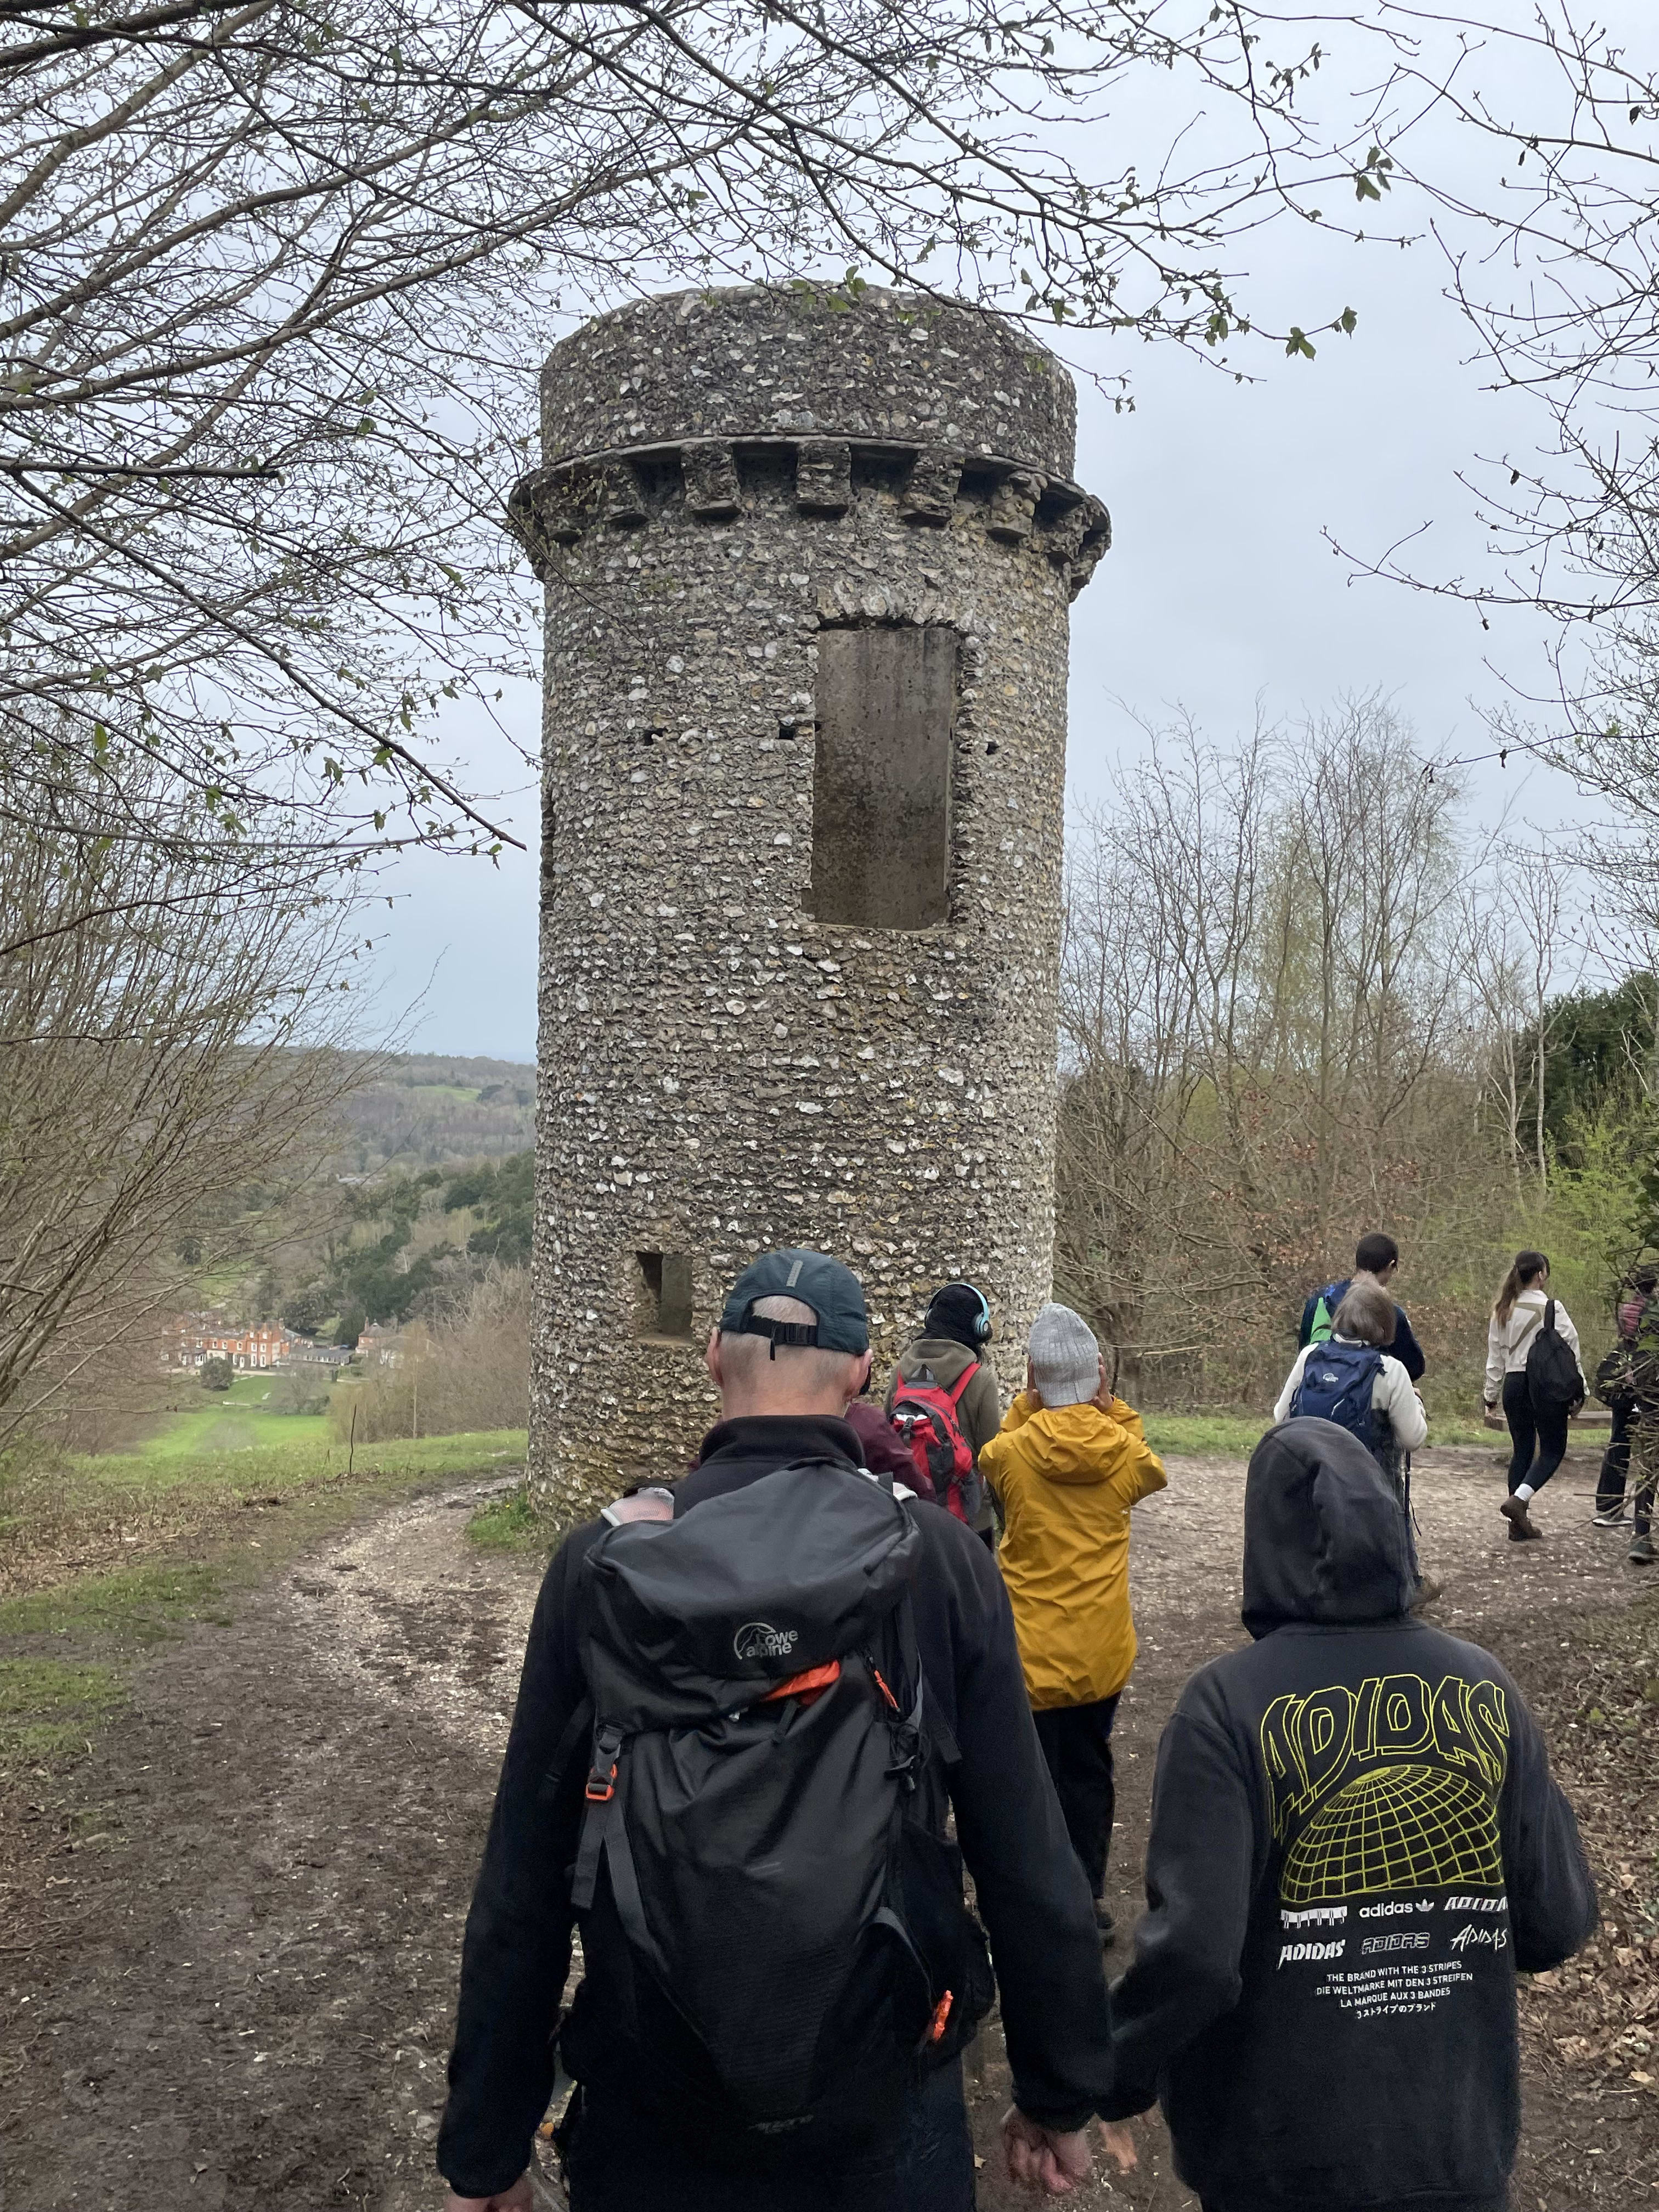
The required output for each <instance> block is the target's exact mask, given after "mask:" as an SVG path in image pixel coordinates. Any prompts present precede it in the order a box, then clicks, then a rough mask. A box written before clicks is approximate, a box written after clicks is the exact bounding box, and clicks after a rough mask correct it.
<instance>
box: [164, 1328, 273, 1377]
mask: <svg viewBox="0 0 1659 2212" xmlns="http://www.w3.org/2000/svg"><path fill="white" fill-rule="evenodd" d="M294 1342H295V1340H294V1339H293V1337H291V1336H290V1335H289V1333H288V1331H287V1330H286V1329H285V1328H283V1326H282V1324H281V1322H268V1321H262V1322H255V1323H253V1324H252V1325H251V1326H249V1327H247V1328H241V1327H239V1326H238V1325H237V1324H236V1323H234V1322H227V1321H225V1320H222V1318H221V1317H220V1316H218V1315H216V1314H181V1315H180V1316H179V1319H178V1320H177V1321H175V1322H173V1327H172V1329H171V1331H170V1332H169V1354H170V1356H169V1363H168V1364H170V1365H172V1366H173V1367H179V1368H194V1367H199V1366H200V1365H201V1364H202V1363H203V1361H204V1359H212V1358H220V1359H228V1360H229V1362H230V1364H231V1365H232V1366H233V1367H236V1368H247V1369H252V1370H258V1369H261V1368H270V1367H275V1366H277V1365H278V1364H280V1363H281V1362H282V1361H283V1360H285V1359H287V1358H289V1356H290V1355H291V1353H292V1352H293V1350H294Z"/></svg>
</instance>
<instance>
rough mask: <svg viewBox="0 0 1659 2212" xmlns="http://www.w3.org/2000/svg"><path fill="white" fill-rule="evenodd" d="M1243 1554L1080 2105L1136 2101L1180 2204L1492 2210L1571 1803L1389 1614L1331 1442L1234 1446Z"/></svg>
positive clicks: (1301, 1434) (1461, 1652)
mask: <svg viewBox="0 0 1659 2212" xmlns="http://www.w3.org/2000/svg"><path fill="white" fill-rule="evenodd" d="M1243 1565H1244V1576H1243V1580H1244V1605H1243V1620H1244V1626H1245V1627H1246V1628H1247V1629H1249V1632H1250V1635H1251V1638H1253V1639H1254V1640H1253V1641H1252V1643H1251V1644H1249V1647H1248V1648H1246V1649H1245V1650H1241V1651H1231V1652H1229V1653H1228V1654H1227V1655H1226V1656H1225V1657H1223V1658H1220V1659H1217V1660H1215V1661H1213V1662H1212V1663H1211V1664H1210V1665H1209V1666H1207V1667H1206V1668H1203V1669H1201V1670H1200V1673H1198V1674H1195V1675H1194V1677H1193V1679H1192V1680H1191V1681H1190V1682H1188V1685H1187V1686H1186V1688H1185V1689H1184V1690H1183V1691H1182V1694H1181V1699H1180V1701H1179V1703H1178V1704H1177V1705H1176V1710H1175V1712H1174V1715H1173V1716H1172V1717H1171V1718H1170V1722H1169V1724H1168V1726H1167V1727H1166V1728H1165V1729H1164V1735H1163V1740H1162V1741H1161V1742H1160V1743H1159V1746H1158V1771H1157V1776H1156V1778H1155V1780H1154V1783H1153V1786H1152V1831H1151V1836H1150V1839H1149V1841H1148V1844H1147V1850H1146V1898H1147V1904H1148V1907H1149V1910H1148V1911H1147V1912H1146V1915H1145V1917H1143V1918H1142V1920H1141V1921H1140V1923H1139V1926H1138V1927H1137V1929H1136V1930H1135V1949H1134V1958H1133V1963H1132V1964H1131V1966H1130V1967H1129V1970H1128V1972H1127V1973H1126V1974H1125V1975H1124V1977H1123V1978H1122V1979H1121V1981H1120V1982H1118V1983H1117V1984H1115V1987H1114V1989H1113V1992H1112V2004H1113V2019H1114V2030H1113V2042H1114V2049H1115V2054H1116V2062H1117V2063H1116V2078H1115V2084H1114V2087H1113V2088H1112V2091H1111V2093H1110V2095H1109V2098H1108V2100H1107V2102H1106V2105H1105V2106H1104V2107H1103V2118H1106V2119H1109V2120H1114V2121H1122V2120H1126V2119H1127V2118H1129V2117H1130V2116H1132V2115H1133V2114H1134V2113H1137V2112H1145V2111H1146V2109H1147V2107H1148V2106H1150V2105H1152V2103H1153V2102H1154V2101H1155V2100H1156V2101H1158V2102H1160V2103H1161V2104H1162V2106H1163V2108H1164V2117H1165V2118H1166V2119H1167V2120H1168V2122H1169V2125H1170V2137H1171V2139H1172V2142H1173V2144H1174V2148H1175V2161H1176V2171H1177V2172H1179V2174H1180V2176H1181V2178H1182V2180H1183V2181H1184V2182H1185V2183H1186V2184H1187V2185H1188V2188H1190V2189H1191V2190H1193V2191H1194V2193H1195V2194H1196V2195H1197V2197H1198V2198H1199V2200H1200V2204H1201V2206H1202V2208H1203V2212H1431V2208H1432V2212H1502V2208H1503V2206H1504V2202H1505V2198H1506V2192H1507V2187H1508V2181H1509V2175H1510V2167H1511V2166H1512V2165H1513V2163H1514V2160H1515V2152H1516V2141H1517V2137H1518V2134H1519V2126H1520V2101H1521V2081H1520V2063H1519V2048H1518V2039H1517V2034H1516V1994H1515V1981H1516V1973H1517V1972H1520V1973H1540V1972H1544V1971H1546V1970H1547V1969H1548V1968H1550V1967H1553V1966H1559V1965H1560V1963H1561V1961H1562V1960H1564V1959H1567V1958H1570V1957H1571V1954H1573V1953H1574V1952H1575V1951H1577V1949H1578V1948H1580V1946H1581V1945H1582V1944H1583V1943H1584V1942H1585V1941H1586V1940H1587V1939H1588V1937H1589V1934H1590V1931H1591V1930H1592V1929H1593V1928H1594V1927H1595V1920H1596V1905H1595V1887H1594V1885H1593V1883H1592V1882H1591V1880H1590V1876H1589V1869H1588V1868H1587V1867H1586V1865H1585V1863H1584V1855H1583V1847H1582V1846H1581V1844H1580V1843H1579V1839H1578V1830H1577V1823H1576V1821H1575V1820H1574V1819H1573V1814H1572V1810H1571V1807H1570V1806H1569V1805H1568V1803H1567V1801H1566V1799H1565V1797H1564V1796H1563V1795H1562V1793H1561V1791H1560V1790H1559V1787H1558V1786H1557V1784H1555V1783H1554V1781H1553V1779H1552V1778H1551V1775H1550V1771H1549V1759H1548V1755H1547V1752H1546V1750H1545V1746H1544V1740H1543V1737H1542V1735H1541V1733H1540V1730H1539V1728H1538V1725H1537V1723H1536V1722H1535V1721H1534V1718H1533V1717H1532V1715H1531V1713H1530V1712H1529V1711H1528V1709H1527V1705H1526V1702H1525V1700H1524V1699H1522V1695H1521V1692H1520V1691H1519V1690H1518V1689H1517V1688H1516V1686H1515V1684H1514V1682H1513V1681H1512V1680H1510V1676H1509V1675H1508V1674H1506V1673H1505V1672H1504V1668H1502V1667H1501V1666H1500V1665H1499V1664H1498V1662H1497V1660H1495V1659H1493V1658H1492V1657H1490V1656H1488V1655H1487V1654H1486V1652H1485V1651H1482V1650H1479V1649H1478V1648H1477V1647H1476V1646H1475V1645H1474V1644H1466V1643H1463V1642H1462V1641H1461V1640H1460V1639H1458V1638H1455V1637H1451V1636H1447V1635H1445V1634H1443V1632H1441V1631H1440V1630H1438V1629H1436V1628H1431V1627H1430V1626H1427V1625H1426V1624H1425V1623H1423V1622H1421V1621H1417V1620H1413V1619H1412V1618H1411V1617H1410V1615H1409V1613H1407V1604H1408V1601H1409V1600H1410V1596H1411V1589H1412V1577H1411V1570H1410V1565H1409V1563H1408V1561H1407V1554H1406V1547H1405V1543H1404V1537H1403V1530H1402V1528H1401V1519H1400V1514H1399V1510H1398V1508H1397V1505H1396V1503H1395V1497H1394V1493H1393V1491H1392V1489H1391V1487H1390V1486H1389V1483H1388V1481H1387V1480H1386V1479H1385V1477H1384V1476H1383V1473H1382V1470H1381V1469H1380V1468H1378V1466H1377V1464H1376V1461H1375V1460H1374V1459H1373V1458H1372V1457H1371V1455H1370V1453H1369V1452H1367V1451H1365V1450H1364V1449H1363V1448H1362V1446H1361V1445H1360V1444H1359V1443H1358V1442H1357V1440H1356V1439H1355V1438H1354V1437H1352V1436H1350V1435H1349V1434H1348V1433H1347V1432H1346V1431H1343V1430H1340V1429H1338V1428H1336V1427H1335V1426H1334V1425H1332V1424H1330V1423H1328V1422H1326V1421H1319V1420H1292V1421H1287V1422H1285V1424H1284V1425H1282V1426H1281V1427H1279V1428H1275V1429H1272V1430H1270V1431H1268V1433H1267V1435H1266V1436H1265V1437H1263V1438H1262V1440H1261V1443H1259V1444H1258V1445H1257V1446H1256V1449H1255V1454H1254V1455H1253V1456H1252V1458H1251V1461H1250V1468H1249V1477H1248V1479H1247V1482H1246V1486H1245V1492H1244V1562H1243ZM1120 2132H1121V2131H1120ZM1113 2154H1114V2156H1115V2157H1118V2158H1119V2162H1120V2163H1127V2158H1126V2157H1125V2156H1124V2155H1122V2154H1121V2153H1120V2152H1119V2150H1118V2149H1117V2148H1116V2147H1115V2145H1114V2146H1113ZM1131 2155H1132V2153H1131Z"/></svg>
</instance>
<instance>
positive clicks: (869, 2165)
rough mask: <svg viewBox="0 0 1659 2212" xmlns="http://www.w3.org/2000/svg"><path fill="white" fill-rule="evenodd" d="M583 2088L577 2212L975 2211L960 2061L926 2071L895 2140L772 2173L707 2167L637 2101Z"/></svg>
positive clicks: (570, 2137) (572, 2155) (571, 2152)
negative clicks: (842, 2158) (759, 2174)
mask: <svg viewBox="0 0 1659 2212" xmlns="http://www.w3.org/2000/svg"><path fill="white" fill-rule="evenodd" d="M577 2095H578V2097H579V2098H580V2106H578V2108H577V2110H576V2111H575V2112H574V2113H573V2114H572V2115H571V2116H570V2125H569V2127H568V2130H566V2129H562V2130H561V2137H562V2157H563V2160H564V2171H565V2179H566V2180H567V2181H568V2183H569V2185H570V2204H571V2212H759V2208H761V2207H764V2208H765V2212H973V2203H974V2142H973V2137H972V2136H971V2135H970V2134H969V2128H968V2106H967V2101H966V2099H965V2098H964V2096H963V2085H962V2061H961V2059H960V2058H957V2059H953V2060H952V2061H951V2063H950V2064H949V2065H946V2066H941V2067H940V2068H939V2069H938V2070H937V2071H936V2072H935V2073H933V2074H930V2075H928V2076H927V2080H926V2081H924V2082H923V2083H922V2085H921V2089H920V2090H919V2091H918V2092H917V2093H916V2095H915V2097H914V2098H912V2099H911V2100H910V2104H909V2106H908V2110H907V2112H906V2113H905V2117H904V2120H903V2122H902V2125H901V2128H900V2130H899V2133H898V2136H897V2137H896V2139H890V2140H888V2141H886V2142H878V2143H873V2144H871V2145H870V2146H868V2147H867V2148H864V2149H862V2150H859V2151H855V2152H854V2154H852V2156H851V2157H850V2158H848V2160H845V2161H844V2162H838V2161H836V2160H828V2159H824V2158H822V2157H819V2158H817V2159H816V2160H813V2161H812V2163H811V2166H809V2167H806V2168H804V2169H793V2168H788V2167H786V2168H785V2169H784V2170H783V2171H782V2172H778V2173H775V2174H768V2175H766V2176H765V2177H764V2178H759V2177H757V2176H756V2175H754V2174H737V2173H733V2172H731V2171H730V2170H729V2169H724V2168H721V2167H719V2166H710V2165H708V2164H707V2163H706V2162H705V2161H704V2160H702V2159H701V2158H699V2157H698V2156H697V2155H696V2153H695V2151H693V2150H691V2149H690V2148H689V2147H688V2146H687V2145H686V2144H684V2142H680V2141H678V2139H677V2138H675V2137H673V2136H671V2135H669V2134H668V2133H666V2132H665V2130H664V2129H663V2127H662V2125H661V2124H660V2122H659V2121H657V2120H656V2119H654V2118H653V2117H652V2116H651V2115H650V2114H649V2113H647V2112H642V2111H641V2109H640V2108H639V2107H638V2106H635V2105H633V2104H631V2103H623V2102H622V2101H620V2100H618V2099H617V2098H616V2097H614V2096H611V2097H606V2096H603V2095H595V2094H594V2093H592V2091H591V2090H586V2089H579V2090H578V2091H577Z"/></svg>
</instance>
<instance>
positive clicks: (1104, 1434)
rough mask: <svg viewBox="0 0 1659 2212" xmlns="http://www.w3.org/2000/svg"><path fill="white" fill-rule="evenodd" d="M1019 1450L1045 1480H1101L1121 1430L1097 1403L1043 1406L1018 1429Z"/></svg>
mask: <svg viewBox="0 0 1659 2212" xmlns="http://www.w3.org/2000/svg"><path fill="white" fill-rule="evenodd" d="M1018 1436H1019V1440H1020V1452H1021V1455H1022V1456H1023V1457H1024V1461H1025V1463H1026V1465H1027V1466H1028V1467H1029V1468H1031V1470H1032V1471H1033V1473H1035V1474H1040V1475H1042V1477H1043V1479H1044V1480H1045V1481H1048V1482H1078V1483H1087V1482H1104V1481H1105V1480H1106V1478H1107V1476H1108V1475H1109V1474H1111V1472H1112V1470H1113V1469H1114V1468H1115V1466H1116V1465H1117V1458H1118V1453H1119V1450H1120V1449H1121V1445H1122V1443H1123V1430H1122V1428H1121V1425H1120V1424H1119V1423H1118V1422H1116V1421H1115V1420H1113V1419H1112V1418H1111V1416H1110V1414H1109V1413H1102V1412H1101V1410H1100V1408H1099V1407H1098V1406H1089V1405H1084V1406H1044V1407H1042V1408H1041V1409H1040V1411H1038V1412H1036V1413H1033V1414H1032V1416H1031V1418H1030V1420H1029V1421H1027V1422H1026V1423H1025V1425H1024V1427H1023V1428H1021V1429H1020V1430H1019V1431H1018Z"/></svg>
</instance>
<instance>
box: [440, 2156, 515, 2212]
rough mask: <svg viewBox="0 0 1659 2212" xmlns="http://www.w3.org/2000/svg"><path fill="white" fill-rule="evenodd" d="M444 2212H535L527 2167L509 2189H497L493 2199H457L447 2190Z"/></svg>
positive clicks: (453, 2193) (451, 2191) (452, 2192)
mask: <svg viewBox="0 0 1659 2212" xmlns="http://www.w3.org/2000/svg"><path fill="white" fill-rule="evenodd" d="M444 2212H535V2199H534V2197H532V2195H531V2193H530V2169H529V2167H528V2166H526V2168H525V2170H524V2172H522V2173H521V2174H520V2176H519V2178H518V2179H517V2180H516V2181H515V2182H514V2183H513V2185H512V2187H511V2188H510V2189H498V2190H497V2191H495V2195H494V2196H493V2197H458V2196H457V2195H456V2194H455V2192H454V2191H453V2189H452V2190H449V2191H447V2193H446V2195H445V2197H444Z"/></svg>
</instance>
